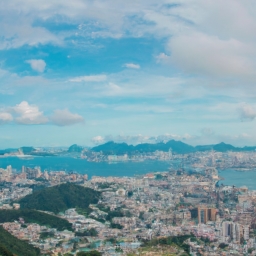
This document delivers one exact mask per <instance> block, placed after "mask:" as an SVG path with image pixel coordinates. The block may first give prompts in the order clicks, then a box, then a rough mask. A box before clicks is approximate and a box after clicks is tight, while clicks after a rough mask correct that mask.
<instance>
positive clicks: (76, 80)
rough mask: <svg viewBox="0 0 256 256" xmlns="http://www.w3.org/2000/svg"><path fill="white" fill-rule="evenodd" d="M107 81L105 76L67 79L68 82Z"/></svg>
mask: <svg viewBox="0 0 256 256" xmlns="http://www.w3.org/2000/svg"><path fill="white" fill-rule="evenodd" d="M106 80H107V76H106V75H95V76H78V77H74V78H71V79H69V82H77V83H80V82H103V81H106Z"/></svg>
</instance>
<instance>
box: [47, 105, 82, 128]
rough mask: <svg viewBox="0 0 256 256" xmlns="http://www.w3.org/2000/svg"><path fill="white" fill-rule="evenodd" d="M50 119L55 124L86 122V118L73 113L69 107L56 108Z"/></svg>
mask: <svg viewBox="0 0 256 256" xmlns="http://www.w3.org/2000/svg"><path fill="white" fill-rule="evenodd" d="M50 120H51V122H52V123H53V124H56V125H58V126H67V125H73V124H78V123H83V122H84V118H83V117H82V116H80V115H78V114H73V113H71V112H70V111H69V110H68V109H63V110H61V109H57V110H55V111H54V113H53V115H52V116H51V117H50Z"/></svg>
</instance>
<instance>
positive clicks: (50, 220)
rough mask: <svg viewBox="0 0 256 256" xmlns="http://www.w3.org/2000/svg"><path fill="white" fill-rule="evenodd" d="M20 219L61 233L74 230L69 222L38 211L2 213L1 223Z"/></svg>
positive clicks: (0, 214)
mask: <svg viewBox="0 0 256 256" xmlns="http://www.w3.org/2000/svg"><path fill="white" fill-rule="evenodd" d="M19 218H23V219H24V221H25V223H37V224H39V225H40V226H48V227H51V228H56V229H57V230H60V231H62V230H65V229H68V230H72V225H71V224H70V223H69V222H68V221H67V220H64V219H61V218H58V217H55V216H52V215H50V214H46V213H43V212H38V211H36V210H31V209H22V210H1V211H0V223H3V222H13V221H17V220H19ZM0 255H1V254H0Z"/></svg>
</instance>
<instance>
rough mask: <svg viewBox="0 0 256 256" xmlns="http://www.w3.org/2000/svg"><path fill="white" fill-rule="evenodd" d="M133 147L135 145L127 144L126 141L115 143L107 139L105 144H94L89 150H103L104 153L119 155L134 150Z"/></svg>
mask: <svg viewBox="0 0 256 256" xmlns="http://www.w3.org/2000/svg"><path fill="white" fill-rule="evenodd" d="M134 148H135V147H134V146H133V145H128V144H126V143H115V142H114V141H109V142H107V143H105V144H102V145H99V146H96V147H94V148H92V149H91V150H92V151H94V152H100V151H103V152H104V153H105V154H109V155H111V154H116V155H121V154H125V153H129V152H132V151H135V150H134Z"/></svg>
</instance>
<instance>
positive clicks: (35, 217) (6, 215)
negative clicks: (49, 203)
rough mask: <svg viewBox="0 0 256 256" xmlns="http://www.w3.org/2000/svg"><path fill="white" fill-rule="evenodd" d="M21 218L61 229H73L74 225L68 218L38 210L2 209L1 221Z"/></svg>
mask: <svg viewBox="0 0 256 256" xmlns="http://www.w3.org/2000/svg"><path fill="white" fill-rule="evenodd" d="M19 218H23V219H24V221H25V222H26V223H37V224H39V225H41V226H49V227H51V228H56V229H58V230H60V231H62V230H65V229H68V230H72V225H71V224H70V223H69V222H68V221H67V220H64V219H61V218H58V217H55V216H53V215H50V214H46V213H43V212H39V211H36V210H31V209H22V210H0V223H3V222H13V221H15V220H19Z"/></svg>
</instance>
